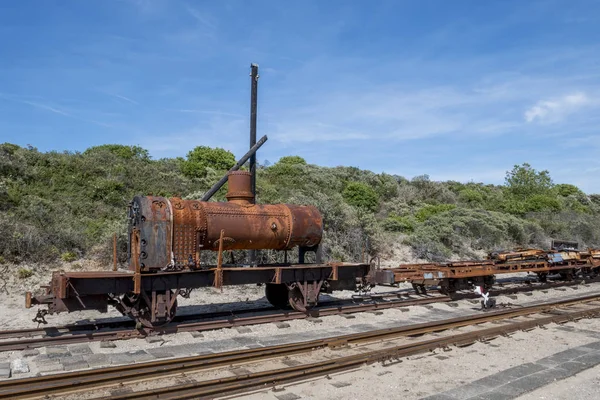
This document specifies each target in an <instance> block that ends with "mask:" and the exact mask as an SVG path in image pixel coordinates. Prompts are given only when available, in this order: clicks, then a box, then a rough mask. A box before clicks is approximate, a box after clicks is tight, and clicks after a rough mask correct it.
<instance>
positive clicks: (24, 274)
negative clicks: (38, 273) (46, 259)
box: [17, 268, 33, 279]
mask: <svg viewBox="0 0 600 400" xmlns="http://www.w3.org/2000/svg"><path fill="white" fill-rule="evenodd" d="M17 276H18V277H19V279H27V278H30V277H31V276H33V271H32V270H30V269H27V268H19V270H18V271H17Z"/></svg>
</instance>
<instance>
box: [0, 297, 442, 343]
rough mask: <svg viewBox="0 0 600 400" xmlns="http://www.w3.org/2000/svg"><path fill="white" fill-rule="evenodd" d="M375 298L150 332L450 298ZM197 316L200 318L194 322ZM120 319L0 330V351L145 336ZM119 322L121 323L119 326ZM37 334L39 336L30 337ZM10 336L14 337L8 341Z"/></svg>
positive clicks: (223, 315) (209, 317)
mask: <svg viewBox="0 0 600 400" xmlns="http://www.w3.org/2000/svg"><path fill="white" fill-rule="evenodd" d="M378 297H380V299H379V300H378V301H373V302H371V303H364V304H355V303H354V301H356V299H354V300H348V301H345V302H340V301H333V302H328V303H327V304H326V305H323V306H319V307H317V308H315V309H314V310H313V311H312V312H311V313H310V314H305V313H301V312H298V311H292V310H284V311H281V310H277V312H275V313H273V311H274V310H276V309H275V308H261V309H252V310H241V311H239V312H235V313H232V312H220V313H211V314H205V315H201V316H200V315H194V316H189V317H188V318H187V320H188V321H190V320H193V321H191V322H186V320H185V319H183V318H181V319H180V321H179V322H177V323H172V324H170V325H168V326H166V327H164V328H162V329H160V330H157V331H155V332H152V334H164V333H169V334H171V333H179V332H192V331H196V332H200V331H207V330H214V329H222V328H233V327H238V326H246V325H259V324H266V323H272V322H281V321H290V320H295V319H304V318H308V317H310V316H316V315H318V316H329V315H336V314H352V313H358V312H365V311H374V310H383V309H388V308H394V307H405V306H412V305H426V304H431V303H440V302H448V301H451V298H450V297H448V296H442V295H431V296H420V297H418V298H415V297H410V296H407V295H403V294H402V293H395V294H390V295H388V296H387V297H386V296H378ZM389 297H393V298H395V299H393V300H387V301H385V299H386V298H389ZM254 313H259V315H252V316H247V317H244V316H243V315H248V314H254ZM198 319H201V320H199V321H198ZM124 322H125V324H124V326H123V322H120V323H115V325H113V326H117V327H115V328H110V326H111V324H110V323H105V324H103V325H100V326H98V325H96V324H88V325H69V326H64V327H55V328H42V329H26V330H13V331H4V332H0V338H2V339H4V340H3V341H0V351H15V350H24V349H28V348H36V347H43V346H48V345H62V344H74V343H81V342H89V341H102V340H124V339H135V338H144V337H146V336H148V334H149V332H146V331H144V330H139V329H135V324H134V323H133V322H132V321H124ZM120 324H121V326H120V327H119V325H120ZM37 335H43V336H42V337H33V336H37ZM22 336H25V337H26V338H25V339H23V338H21V337H22ZM13 338H14V340H10V339H13Z"/></svg>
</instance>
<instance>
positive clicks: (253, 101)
mask: <svg viewBox="0 0 600 400" xmlns="http://www.w3.org/2000/svg"><path fill="white" fill-rule="evenodd" d="M250 68H251V72H250V77H251V80H252V88H251V91H250V148H252V146H254V145H255V144H256V109H257V107H258V101H257V96H258V65H257V64H251V65H250ZM249 169H250V174H252V180H251V185H252V194H253V195H254V197H256V154H253V155H252V157H250V168H249Z"/></svg>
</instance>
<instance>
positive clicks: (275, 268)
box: [29, 263, 369, 312]
mask: <svg viewBox="0 0 600 400" xmlns="http://www.w3.org/2000/svg"><path fill="white" fill-rule="evenodd" d="M334 270H337V274H334ZM220 271H221V272H220V273H219V272H218V268H210V269H203V270H194V271H174V272H161V273H155V274H141V273H127V272H112V271H98V272H55V273H54V274H53V276H52V281H51V289H50V290H49V291H48V293H47V294H46V295H42V296H35V297H32V298H31V301H30V303H29V305H36V304H48V305H49V308H50V311H51V312H53V311H54V312H60V311H69V310H82V309H100V310H105V309H106V304H107V302H108V299H109V294H110V295H122V294H126V293H136V294H141V293H152V292H153V291H166V290H174V289H177V290H178V289H187V288H200V287H209V286H213V285H214V284H215V283H219V281H220V284H221V285H242V284H257V283H270V282H277V283H286V284H292V283H296V282H313V281H316V282H323V281H326V280H328V281H331V280H333V278H334V277H335V275H337V279H338V280H340V281H353V280H354V279H355V278H357V277H358V278H362V277H366V275H367V274H368V272H369V265H368V264H351V263H331V264H288V265H283V264H279V265H265V266H263V265H259V266H258V267H253V268H242V267H226V266H222V267H221V270H220ZM219 274H222V280H221V279H219V278H217V276H218V275H219Z"/></svg>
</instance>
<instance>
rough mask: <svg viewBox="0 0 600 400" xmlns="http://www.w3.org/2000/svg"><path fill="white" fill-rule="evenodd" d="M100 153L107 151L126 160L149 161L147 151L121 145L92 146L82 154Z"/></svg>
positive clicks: (138, 147)
mask: <svg viewBox="0 0 600 400" xmlns="http://www.w3.org/2000/svg"><path fill="white" fill-rule="evenodd" d="M102 151H107V152H109V153H112V154H114V155H116V156H117V157H121V158H124V159H126V160H132V159H136V160H145V161H148V160H150V154H149V153H148V150H146V149H143V148H141V147H140V146H125V145H122V144H103V145H101V146H93V147H90V148H88V149H87V150H86V151H84V152H83V154H84V155H89V154H92V153H96V152H102Z"/></svg>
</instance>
